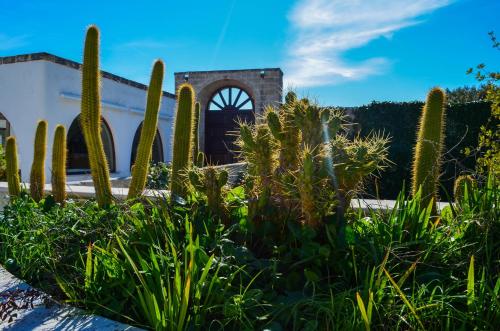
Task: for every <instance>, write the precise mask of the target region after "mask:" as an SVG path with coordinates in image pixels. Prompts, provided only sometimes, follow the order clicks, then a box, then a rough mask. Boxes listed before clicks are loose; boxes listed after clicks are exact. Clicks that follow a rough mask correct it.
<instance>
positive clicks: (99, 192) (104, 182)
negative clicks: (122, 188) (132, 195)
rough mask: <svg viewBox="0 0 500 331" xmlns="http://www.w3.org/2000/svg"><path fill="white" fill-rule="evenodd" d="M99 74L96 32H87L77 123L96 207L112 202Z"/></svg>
mask: <svg viewBox="0 0 500 331" xmlns="http://www.w3.org/2000/svg"><path fill="white" fill-rule="evenodd" d="M99 82H100V71H99V30H98V29H97V27H96V26H90V27H89V28H88V29H87V35H86V38H85V47H84V55H83V65H82V103H81V116H80V123H81V126H82V131H83V136H84V138H85V143H86V145H87V150H88V155H89V163H90V170H91V174H92V179H93V181H94V187H95V191H96V199H97V203H98V204H99V206H101V207H102V206H106V205H110V204H111V203H112V199H113V197H112V195H111V184H110V181H109V166H108V162H107V160H106V154H105V153H104V146H103V143H102V138H101V105H100V103H101V101H100V85H99Z"/></svg>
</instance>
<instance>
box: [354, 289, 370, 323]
mask: <svg viewBox="0 0 500 331" xmlns="http://www.w3.org/2000/svg"><path fill="white" fill-rule="evenodd" d="M368 300H369V299H368ZM356 301H357V302H358V308H359V311H360V312H361V317H362V318H363V322H364V323H365V329H366V331H370V321H369V319H368V315H367V313H366V309H365V304H364V303H363V299H361V296H360V295H359V292H356Z"/></svg>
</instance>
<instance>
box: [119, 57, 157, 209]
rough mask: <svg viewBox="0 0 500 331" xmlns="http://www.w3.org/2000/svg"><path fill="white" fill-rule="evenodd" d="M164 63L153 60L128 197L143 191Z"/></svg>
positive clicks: (151, 146)
mask: <svg viewBox="0 0 500 331" xmlns="http://www.w3.org/2000/svg"><path fill="white" fill-rule="evenodd" d="M163 71H164V65H163V62H162V61H161V60H158V61H156V62H155V64H154V66H153V72H152V73H151V81H150V83H149V88H148V97H147V104H146V112H145V114H144V122H142V129H141V137H140V139H139V145H138V147H137V154H136V158H135V162H134V167H133V168H132V180H131V182H130V186H129V189H128V199H133V198H136V197H138V196H139V195H141V194H142V191H144V187H145V186H146V180H147V176H148V169H149V160H150V158H151V152H152V148H153V142H154V139H155V135H156V130H157V126H158V113H159V111H160V103H161V95H162V84H163Z"/></svg>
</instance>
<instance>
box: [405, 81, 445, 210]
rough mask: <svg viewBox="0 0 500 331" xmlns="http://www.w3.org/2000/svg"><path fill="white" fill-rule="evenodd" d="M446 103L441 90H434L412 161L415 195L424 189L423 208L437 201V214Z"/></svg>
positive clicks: (424, 111)
mask: <svg viewBox="0 0 500 331" xmlns="http://www.w3.org/2000/svg"><path fill="white" fill-rule="evenodd" d="M445 99H446V97H445V93H444V91H443V90H442V89H440V88H433V89H432V90H431V91H430V92H429V94H428V95H427V100H426V103H425V106H424V108H423V110H422V115H421V117H420V124H419V129H418V135H417V143H416V146H415V152H414V161H413V178H412V194H413V196H415V195H416V194H417V192H418V190H419V189H421V190H422V193H421V194H422V203H423V204H424V205H428V204H429V203H430V201H431V199H434V207H433V210H434V211H436V198H437V184H438V180H439V175H440V168H441V153H442V150H443V141H444V129H445Z"/></svg>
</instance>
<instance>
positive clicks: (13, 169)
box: [5, 136, 21, 197]
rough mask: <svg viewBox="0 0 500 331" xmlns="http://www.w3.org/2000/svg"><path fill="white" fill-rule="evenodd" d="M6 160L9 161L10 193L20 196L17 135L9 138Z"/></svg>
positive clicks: (7, 170)
mask: <svg viewBox="0 0 500 331" xmlns="http://www.w3.org/2000/svg"><path fill="white" fill-rule="evenodd" d="M5 161H6V163H7V164H6V169H5V171H6V172H7V183H8V186H9V195H10V196H11V197H16V196H19V193H21V185H20V183H19V166H18V162H17V146H16V137H14V136H10V137H8V138H7V141H6V146H5Z"/></svg>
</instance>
